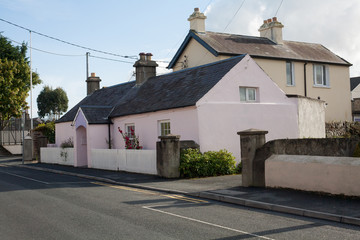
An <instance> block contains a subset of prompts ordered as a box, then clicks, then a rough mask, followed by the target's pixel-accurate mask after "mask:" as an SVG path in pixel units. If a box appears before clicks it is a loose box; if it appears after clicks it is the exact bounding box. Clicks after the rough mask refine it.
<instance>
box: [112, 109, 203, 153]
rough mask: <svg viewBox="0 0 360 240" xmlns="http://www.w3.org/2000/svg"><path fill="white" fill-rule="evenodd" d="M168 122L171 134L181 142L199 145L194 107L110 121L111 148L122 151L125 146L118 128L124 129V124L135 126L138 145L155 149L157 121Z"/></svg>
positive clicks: (157, 139)
mask: <svg viewBox="0 0 360 240" xmlns="http://www.w3.org/2000/svg"><path fill="white" fill-rule="evenodd" d="M167 119H168V120H170V126H171V133H172V134H174V135H180V136H181V140H194V141H195V142H197V143H199V137H198V132H199V130H198V129H199V127H198V117H197V111H196V107H195V106H194V107H186V108H179V109H171V110H165V111H158V112H152V113H143V114H137V115H130V116H126V117H119V118H114V119H112V121H113V123H114V124H113V127H112V138H113V143H114V144H113V147H114V148H120V149H123V148H124V146H125V143H124V140H123V139H122V137H121V134H120V133H119V132H118V127H120V128H121V129H122V130H124V129H125V124H129V123H133V124H135V134H136V135H138V136H139V139H140V144H141V145H142V146H143V147H144V149H156V142H157V141H159V138H158V136H159V134H158V131H159V130H158V121H159V120H167Z"/></svg>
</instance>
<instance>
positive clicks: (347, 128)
mask: <svg viewBox="0 0 360 240" xmlns="http://www.w3.org/2000/svg"><path fill="white" fill-rule="evenodd" d="M325 128H326V137H327V138H334V137H360V123H359V122H328V123H326V125H325Z"/></svg>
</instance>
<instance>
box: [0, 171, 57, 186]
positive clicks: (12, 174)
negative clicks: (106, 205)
mask: <svg viewBox="0 0 360 240" xmlns="http://www.w3.org/2000/svg"><path fill="white" fill-rule="evenodd" d="M0 172H2V173H5V174H8V175H11V176H15V177H19V178H24V179H27V180H31V181H34V182H39V183H43V184H50V183H48V182H43V181H40V180H36V179H33V178H28V177H24V176H21V175H17V174H14V173H8V172H3V171H0Z"/></svg>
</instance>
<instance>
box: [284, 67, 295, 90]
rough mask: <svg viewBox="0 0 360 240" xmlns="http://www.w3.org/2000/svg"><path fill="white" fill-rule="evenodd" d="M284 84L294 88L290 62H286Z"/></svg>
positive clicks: (292, 70)
mask: <svg viewBox="0 0 360 240" xmlns="http://www.w3.org/2000/svg"><path fill="white" fill-rule="evenodd" d="M286 84H287V85H288V86H295V77H294V64H293V63H292V62H286Z"/></svg>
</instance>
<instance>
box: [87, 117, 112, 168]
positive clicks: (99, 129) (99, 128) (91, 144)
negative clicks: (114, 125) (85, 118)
mask: <svg viewBox="0 0 360 240" xmlns="http://www.w3.org/2000/svg"><path fill="white" fill-rule="evenodd" d="M108 139H109V137H108V125H107V124H88V125H87V156H88V165H89V167H92V166H91V163H92V159H91V155H92V154H91V149H108V148H109V145H108V144H107V143H106V141H107V140H108Z"/></svg>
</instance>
